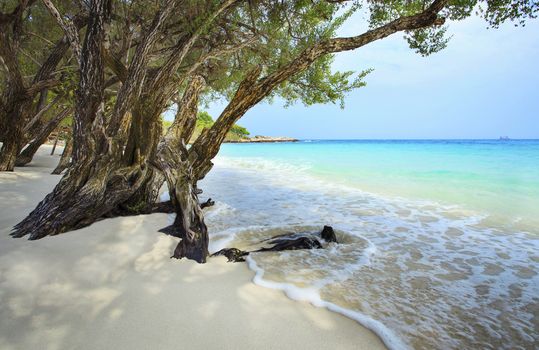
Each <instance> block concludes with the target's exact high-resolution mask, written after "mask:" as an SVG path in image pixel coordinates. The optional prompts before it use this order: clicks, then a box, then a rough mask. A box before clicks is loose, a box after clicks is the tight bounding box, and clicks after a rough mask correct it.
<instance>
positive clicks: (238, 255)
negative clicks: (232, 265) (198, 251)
mask: <svg viewBox="0 0 539 350" xmlns="http://www.w3.org/2000/svg"><path fill="white" fill-rule="evenodd" d="M219 255H223V256H226V257H227V259H228V262H242V261H245V258H244V257H245V256H247V255H249V252H246V251H243V250H239V249H237V248H224V249H221V250H220V251H218V252H215V253H213V254H212V255H210V257H214V256H219Z"/></svg>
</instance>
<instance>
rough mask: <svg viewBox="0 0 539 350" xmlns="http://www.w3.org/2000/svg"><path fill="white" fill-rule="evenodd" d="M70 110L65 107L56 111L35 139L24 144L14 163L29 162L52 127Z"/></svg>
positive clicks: (23, 163)
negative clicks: (26, 144)
mask: <svg viewBox="0 0 539 350" xmlns="http://www.w3.org/2000/svg"><path fill="white" fill-rule="evenodd" d="M70 112H71V109H70V108H66V109H64V110H63V111H61V112H60V113H58V114H57V115H56V116H55V117H54V118H52V119H51V120H49V121H48V122H47V123H46V124H45V125H43V126H42V128H41V130H40V131H39V133H38V134H37V136H36V137H35V139H34V140H32V141H31V142H30V144H29V145H28V146H26V148H25V149H24V150H23V151H22V152H21V153H20V154H19V155H18V156H17V159H16V161H15V165H16V166H24V165H26V164H28V163H30V162H31V161H32V158H34V154H36V152H37V150H38V149H39V147H41V145H43V144H44V143H45V141H47V138H48V137H49V135H50V133H51V132H53V131H54V129H56V127H57V126H58V124H60V122H61V121H62V120H64V119H65V118H66V117H67V116H68V114H69V113H70Z"/></svg>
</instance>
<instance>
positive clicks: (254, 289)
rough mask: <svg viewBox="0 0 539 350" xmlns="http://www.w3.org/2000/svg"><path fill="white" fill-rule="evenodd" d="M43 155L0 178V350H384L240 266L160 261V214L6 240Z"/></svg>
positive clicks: (30, 195)
mask: <svg viewBox="0 0 539 350" xmlns="http://www.w3.org/2000/svg"><path fill="white" fill-rule="evenodd" d="M59 151H61V149H60V150H59ZM48 152H50V147H49V146H44V147H42V149H40V152H39V154H38V156H37V157H36V158H35V159H34V161H33V162H32V163H31V164H30V165H29V166H28V167H24V168H17V170H16V172H14V173H0V349H2V350H8V349H92V350H93V349H203V348H204V349H384V347H383V345H382V343H381V341H380V340H379V339H378V338H377V337H376V336H375V335H374V334H373V333H372V332H370V331H369V330H367V329H365V328H363V327H361V326H360V325H359V324H357V323H356V322H355V321H352V320H349V319H347V318H345V317H343V316H340V315H338V314H334V313H331V312H329V311H327V310H325V309H319V308H315V307H313V306H311V305H309V304H306V303H300V302H295V301H291V300H289V299H287V298H286V297H285V296H284V294H283V293H281V292H279V291H275V290H270V289H265V288H262V287H259V286H256V285H254V284H253V283H252V282H251V279H252V277H253V273H252V272H251V271H250V270H248V269H247V267H246V265H245V264H232V263H226V262H225V259H224V258H216V259H211V260H210V262H209V263H207V264H205V265H198V264H196V263H193V262H190V261H185V260H182V261H178V260H173V259H169V256H170V255H171V252H172V250H173V248H174V246H175V244H176V243H177V240H176V239H175V238H173V237H168V236H165V235H163V234H160V233H158V232H157V230H158V229H159V228H161V227H163V226H166V225H167V222H168V220H167V216H166V215H164V214H154V215H147V216H138V217H130V218H116V219H110V220H105V221H101V222H98V223H95V224H93V225H92V226H90V227H87V228H84V229H81V230H78V231H75V232H70V233H67V234H63V235H59V236H56V237H49V238H45V239H42V240H39V241H27V240H26V239H13V238H11V237H9V236H8V233H9V231H10V228H11V227H12V226H13V225H14V224H16V223H17V222H18V221H19V220H21V219H22V218H24V216H25V215H26V214H27V213H28V212H30V211H31V210H32V209H33V208H34V207H35V205H36V204H37V203H38V202H39V200H41V199H42V198H43V197H44V196H45V194H47V193H48V192H49V191H50V190H51V189H52V188H53V187H54V185H55V184H56V182H57V181H58V180H59V179H60V177H59V176H54V175H49V173H50V172H51V171H52V169H53V168H54V166H56V162H57V161H58V159H59V158H58V156H49V155H48ZM57 152H58V150H57Z"/></svg>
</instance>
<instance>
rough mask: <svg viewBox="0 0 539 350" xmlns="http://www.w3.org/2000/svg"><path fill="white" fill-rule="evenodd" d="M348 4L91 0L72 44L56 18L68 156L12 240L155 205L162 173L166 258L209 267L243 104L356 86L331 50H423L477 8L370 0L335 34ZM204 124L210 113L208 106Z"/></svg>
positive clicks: (510, 6)
mask: <svg viewBox="0 0 539 350" xmlns="http://www.w3.org/2000/svg"><path fill="white" fill-rule="evenodd" d="M44 3H46V4H47V8H48V9H49V12H51V13H53V14H54V13H56V12H58V11H56V12H55V11H54V9H52V10H51V8H53V6H54V5H53V4H52V3H50V1H44ZM348 3H349V2H346V1H322V0H320V1H303V0H297V1H287V2H283V1H270V0H268V1H263V0H258V1H249V2H242V1H233V0H222V1H207V2H199V1H180V0H163V1H160V2H156V3H152V4H151V5H150V4H148V3H147V2H143V1H133V2H122V1H113V0H92V1H90V2H89V7H88V8H85V9H84V11H83V12H84V13H85V14H87V15H85V16H86V18H87V21H86V28H85V34H84V40H83V41H82V46H81V47H80V49H79V47H78V45H79V44H78V39H77V38H78V37H76V35H74V34H73V33H74V32H75V31H74V30H73V27H76V26H75V25H74V22H73V21H72V20H71V18H69V17H67V18H65V16H62V15H59V16H55V18H56V20H57V22H58V24H59V26H60V27H61V28H62V29H63V31H64V33H65V37H66V40H68V41H69V44H70V46H71V50H72V51H73V52H75V53H76V52H80V57H79V59H78V61H79V62H80V69H79V78H78V87H77V91H76V94H75V96H76V98H75V116H74V129H73V156H72V165H71V166H70V167H69V168H68V170H67V172H66V174H65V175H64V176H63V177H62V179H61V180H60V182H59V183H58V185H57V186H56V187H55V189H54V190H53V192H51V193H50V194H49V195H47V196H46V197H45V199H44V200H43V201H42V202H40V203H39V204H38V206H37V207H36V209H34V211H32V212H31V213H30V214H29V215H28V217H26V218H25V219H24V220H23V221H21V222H20V223H19V224H17V225H16V226H15V228H14V231H13V233H12V235H13V236H15V237H22V236H25V235H29V237H30V239H39V238H42V237H45V236H47V235H55V234H59V233H63V232H66V231H70V230H73V229H76V228H79V227H84V226H87V225H89V224H91V223H93V222H95V221H96V220H100V219H102V218H103V217H110V216H114V215H130V214H140V213H148V212H151V211H152V210H153V209H154V208H155V203H156V201H157V198H158V191H159V188H160V187H161V185H162V184H163V182H165V181H166V183H167V186H168V190H169V193H170V198H171V202H170V205H171V210H173V211H174V212H176V214H177V215H176V220H175V222H174V224H173V225H172V226H171V227H168V228H166V231H167V232H169V233H171V234H174V235H176V236H178V237H180V238H182V240H181V241H180V243H179V244H178V247H177V248H176V251H175V254H174V256H175V257H178V258H182V257H187V258H191V259H194V260H196V261H198V262H205V261H206V258H207V255H208V234H207V228H206V225H205V223H204V216H203V211H202V208H201V206H200V205H199V203H198V194H199V193H200V190H199V189H198V187H197V183H198V181H199V180H200V179H202V178H204V176H205V175H206V174H207V173H208V171H210V169H211V167H212V163H211V160H212V159H213V158H214V157H215V156H216V155H217V152H218V151H219V147H220V145H221V143H222V142H223V141H224V140H225V138H226V135H227V134H228V133H229V132H230V131H231V130H233V128H234V125H235V124H236V122H237V121H238V120H239V119H240V118H241V117H242V116H243V115H244V114H245V113H246V112H247V111H248V110H249V109H250V108H252V107H253V106H254V105H256V104H257V103H259V102H260V101H262V100H264V99H272V98H274V97H276V96H280V97H282V98H284V99H285V100H287V101H288V102H290V103H293V102H296V101H301V102H303V103H305V104H313V103H327V102H337V101H341V102H342V100H343V98H344V96H345V94H346V93H347V92H348V91H350V90H352V89H355V88H358V87H361V86H363V85H364V82H363V79H364V77H365V76H366V74H368V72H369V70H365V71H363V72H360V73H359V74H356V75H355V77H353V73H352V72H332V71H331V61H332V58H333V56H332V55H333V54H335V53H338V52H342V51H348V50H355V49H358V48H361V47H363V46H365V45H368V44H369V43H372V42H374V41H376V40H380V39H383V38H385V37H387V36H389V35H392V34H395V33H399V32H402V33H404V35H405V38H406V40H407V41H408V42H409V44H410V47H411V48H413V49H414V50H416V51H418V52H419V53H420V54H423V55H428V54H431V53H433V52H436V51H438V50H441V49H443V48H444V47H445V45H446V44H447V40H446V39H445V37H444V33H445V28H444V27H443V25H444V23H445V20H446V19H447V18H449V19H453V20H460V19H464V18H466V17H468V16H469V15H470V14H471V12H472V10H473V9H474V6H476V5H478V4H477V3H476V2H475V1H458V2H457V1H449V0H434V1H396V2H385V1H369V2H365V3H364V5H365V7H366V11H367V12H368V14H369V25H370V29H369V30H368V31H366V32H364V33H362V34H359V35H356V36H352V37H335V33H336V29H337V28H338V27H339V26H340V25H341V24H342V23H343V22H344V21H346V19H348V18H349V16H350V15H351V14H352V13H353V12H354V11H357V10H358V9H359V8H360V5H362V3H361V2H351V4H348ZM26 5H27V6H29V4H26ZM481 5H483V4H482V3H481V4H479V5H478V6H481ZM485 6H486V7H485V8H484V10H483V11H482V14H483V16H484V18H485V19H486V20H487V21H488V23H490V24H491V25H493V26H496V25H497V24H499V23H501V22H503V21H505V20H508V19H511V20H524V19H526V18H530V17H534V16H535V14H536V12H537V8H538V4H537V3H533V2H517V1H511V0H501V1H497V2H487V3H486V5H485ZM172 13H174V14H175V15H174V16H171V14H172ZM178 19H180V20H178ZM6 42H7V41H6ZM15 78H16V77H15ZM12 80H13V79H12ZM15 83H16V81H15ZM8 84H13V82H12V81H11V80H8ZM180 96H181V97H180ZM218 96H223V97H226V98H228V99H229V103H228V105H227V106H226V108H225V109H224V110H223V111H222V113H221V114H220V116H219V117H218V118H217V120H216V121H215V122H214V123H213V124H211V126H209V127H208V128H206V129H204V131H202V133H201V135H200V136H199V137H198V138H197V139H196V141H195V142H194V143H193V144H192V146H191V147H189V148H188V147H186V146H185V145H186V144H187V142H188V141H189V139H190V138H191V136H192V134H193V130H194V128H195V125H196V119H197V108H198V103H199V99H200V98H201V97H202V98H206V99H211V98H215V97H218ZM173 102H177V103H179V108H178V112H177V113H176V116H175V120H174V122H173V123H172V125H171V126H170V127H169V129H168V130H167V132H166V134H165V135H164V136H162V135H163V133H162V129H161V128H162V120H161V114H162V113H163V111H164V110H165V109H166V108H167V106H169V105H170V104H171V103H173ZM210 118H211V117H210ZM202 119H204V120H206V122H207V121H208V120H207V116H205V115H204V116H203V117H202ZM236 130H238V129H236ZM239 130H240V131H238V132H243V131H242V130H241V129H239Z"/></svg>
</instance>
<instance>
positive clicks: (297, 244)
mask: <svg viewBox="0 0 539 350" xmlns="http://www.w3.org/2000/svg"><path fill="white" fill-rule="evenodd" d="M269 243H270V244H273V246H272V247H269V248H267V247H264V248H260V249H258V250H255V252H280V251H283V250H297V249H321V248H322V243H320V241H319V240H317V239H316V238H314V237H311V236H299V237H298V236H297V237H294V236H290V237H283V238H277V239H274V240H271V241H269Z"/></svg>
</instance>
